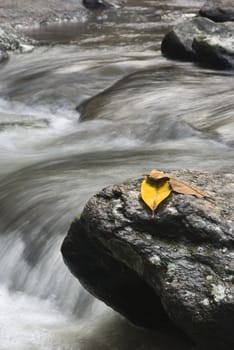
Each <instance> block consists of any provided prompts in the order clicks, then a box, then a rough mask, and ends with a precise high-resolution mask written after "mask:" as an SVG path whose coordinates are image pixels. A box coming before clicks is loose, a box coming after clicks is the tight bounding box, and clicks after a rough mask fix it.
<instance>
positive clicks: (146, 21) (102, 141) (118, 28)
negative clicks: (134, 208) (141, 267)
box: [0, 0, 234, 350]
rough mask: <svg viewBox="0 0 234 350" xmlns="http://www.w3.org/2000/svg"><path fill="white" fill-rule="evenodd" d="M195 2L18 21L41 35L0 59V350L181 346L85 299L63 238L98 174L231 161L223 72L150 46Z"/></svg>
mask: <svg viewBox="0 0 234 350" xmlns="http://www.w3.org/2000/svg"><path fill="white" fill-rule="evenodd" d="M165 3H166V5H165ZM201 3H202V1H189V0H187V1H185V0H184V1H180V0H176V1H145V0H144V1H141V3H140V5H139V1H138V2H137V1H136V3H135V4H134V1H133V3H132V4H131V6H130V5H129V6H127V5H126V6H125V7H123V8H121V9H120V10H118V11H110V12H106V13H104V14H98V15H97V14H92V13H91V14H90V13H88V11H87V12H84V11H83V12H82V14H81V15H80V17H79V21H78V22H67V23H62V24H61V23H57V24H52V23H51V24H44V25H43V24H42V25H41V26H35V27H28V28H24V32H25V33H26V34H27V35H30V36H31V37H33V38H35V39H37V40H39V41H40V42H41V45H40V46H38V47H36V48H35V50H34V51H32V52H31V53H25V54H12V55H11V58H10V60H9V61H8V62H7V63H5V64H2V65H0V70H1V80H0V165H1V166H0V179H1V181H0V244H1V256H0V305H1V314H0V339H1V346H0V349H1V350H55V349H56V350H171V349H173V350H176V349H180V350H183V349H186V350H190V346H189V345H188V344H187V343H186V341H185V340H184V339H180V338H179V336H178V335H177V334H175V333H173V332H172V334H163V333H162V332H160V333H159V332H156V331H155V332H150V331H147V330H143V329H139V328H136V327H134V326H133V325H131V324H130V323H128V322H127V321H126V320H124V319H123V318H122V317H121V316H119V315H118V314H116V313H115V312H114V311H112V310H111V309H109V308H108V307H107V306H106V305H104V304H103V303H101V302H100V301H98V300H96V299H95V298H94V297H92V296H91V295H90V294H89V293H88V292H86V291H85V290H84V289H83V287H82V286H81V285H80V284H79V282H78V281H77V280H76V279H75V278H74V277H73V276H72V275H71V273H70V272H69V271H68V269H67V267H66V266H65V265H64V263H63V260H62V256H61V253H60V247H61V244H62V241H63V239H64V237H65V235H66V232H67V231H68V229H69V226H70V224H71V222H72V220H73V219H74V218H75V217H77V216H79V215H80V213H81V211H82V208H83V206H84V204H85V203H86V201H87V200H88V198H90V196H92V195H93V194H94V193H96V192H97V191H98V190H100V189H102V188H103V187H105V186H107V185H110V184H113V183H117V182H122V181H124V180H126V179H129V178H132V177H137V176H139V175H140V174H144V173H145V172H148V171H149V170H151V169H153V168H159V169H178V168H189V169H197V170H204V171H209V172H217V171H221V172H222V171H223V172H233V170H234V162H233V159H234V141H233V140H234V116H233V113H234V79H233V74H234V73H233V71H214V70H211V69H207V68H204V67H199V66H196V65H194V64H192V63H186V62H176V61H171V60H167V59H166V58H164V57H163V56H162V55H161V52H160V43H161V40H162V38H163V35H164V34H165V33H166V31H167V30H168V28H169V27H170V26H172V25H173V24H175V23H178V22H180V21H182V20H184V19H186V18H190V17H191V16H193V15H195V14H196V13H197V11H198V8H199V4H201ZM85 101H86V102H85ZM78 106H79V107H78ZM77 107H78V111H77V110H76V108H77Z"/></svg>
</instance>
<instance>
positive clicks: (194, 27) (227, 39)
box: [161, 17, 234, 69]
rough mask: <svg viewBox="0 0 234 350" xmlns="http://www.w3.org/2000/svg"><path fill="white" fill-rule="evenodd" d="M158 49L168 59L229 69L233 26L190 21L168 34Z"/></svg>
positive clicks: (230, 23) (201, 18)
mask: <svg viewBox="0 0 234 350" xmlns="http://www.w3.org/2000/svg"><path fill="white" fill-rule="evenodd" d="M161 50H162V53H163V54H164V55H165V56H167V57H169V58H173V59H180V60H191V61H196V62H200V63H202V64H205V65H208V66H211V67H214V68H220V69H226V68H232V67H233V66H234V61H233V56H234V23H232V22H227V23H215V22H213V21H211V20H209V19H207V18H203V17H197V18H193V19H191V20H188V21H185V22H183V23H180V24H178V25H177V26H175V27H174V28H173V29H172V30H171V31H170V32H168V33H167V34H166V36H165V37H164V39H163V41H162V45H161Z"/></svg>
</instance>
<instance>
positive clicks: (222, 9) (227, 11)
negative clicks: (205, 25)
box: [199, 0, 234, 22]
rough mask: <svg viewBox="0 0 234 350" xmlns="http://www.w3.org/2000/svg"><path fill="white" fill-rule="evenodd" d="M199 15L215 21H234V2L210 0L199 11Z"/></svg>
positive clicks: (229, 0)
mask: <svg viewBox="0 0 234 350" xmlns="http://www.w3.org/2000/svg"><path fill="white" fill-rule="evenodd" d="M199 15H200V16H203V17H207V18H209V19H211V20H212V21H214V22H227V21H234V4H233V1H231V0H218V1H208V2H207V3H206V4H205V5H204V6H202V8H201V9H200V11H199Z"/></svg>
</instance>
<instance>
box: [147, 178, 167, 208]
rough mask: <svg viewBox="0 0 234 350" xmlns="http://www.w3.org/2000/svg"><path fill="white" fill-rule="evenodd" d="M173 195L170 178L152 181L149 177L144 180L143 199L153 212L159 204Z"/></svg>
mask: <svg viewBox="0 0 234 350" xmlns="http://www.w3.org/2000/svg"><path fill="white" fill-rule="evenodd" d="M170 193H171V187H170V184H169V182H168V178H161V179H158V180H155V179H154V180H152V179H150V177H149V176H146V178H145V179H144V180H143V182H142V184H141V198H142V199H143V201H144V202H145V203H146V204H147V205H148V207H149V208H150V209H151V210H152V211H153V214H154V211H155V209H156V208H157V207H158V206H159V204H160V203H161V202H162V201H163V200H164V199H166V198H167V197H168V196H169V195H170Z"/></svg>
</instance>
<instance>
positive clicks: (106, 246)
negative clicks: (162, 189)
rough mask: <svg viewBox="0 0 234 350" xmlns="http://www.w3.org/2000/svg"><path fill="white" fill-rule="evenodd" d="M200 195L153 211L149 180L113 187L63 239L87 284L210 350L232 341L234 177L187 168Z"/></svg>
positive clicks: (132, 315) (132, 316)
mask: <svg viewBox="0 0 234 350" xmlns="http://www.w3.org/2000/svg"><path fill="white" fill-rule="evenodd" d="M171 174H172V176H174V177H176V178H178V179H180V180H182V181H186V182H188V183H190V184H192V185H195V186H199V187H200V188H201V189H203V190H205V191H206V193H207V194H208V195H209V197H208V198H206V199H204V198H201V199H198V198H195V197H194V196H190V195H182V194H176V193H172V194H171V195H170V196H169V197H168V198H167V199H166V200H165V201H164V202H163V203H161V205H160V206H159V208H158V209H157V211H156V214H155V216H152V213H151V212H150V210H149V209H148V208H147V207H146V205H145V204H144V203H143V202H142V200H141V197H140V186H141V181H142V179H143V178H138V179H135V180H131V181H128V182H125V183H122V184H119V185H113V186H110V187H107V188H105V189H103V190H102V191H100V192H99V193H97V194H96V195H94V196H93V197H92V198H91V199H90V200H89V201H88V203H87V204H86V206H85V208H84V210H83V213H82V215H81V217H80V218H78V219H75V220H74V222H73V223H72V225H71V227H70V230H69V232H68V235H67V236H66V238H65V240H64V242H63V245H62V254H63V258H64V261H65V263H66V264H67V266H68V268H69V269H70V271H71V272H72V273H73V274H74V276H75V277H77V278H78V279H79V280H80V281H81V283H82V284H83V285H84V287H85V288H86V289H88V290H89V292H91V293H92V294H93V295H95V296H96V297H97V298H99V299H101V300H102V301H104V302H105V303H106V304H107V305H109V306H111V307H112V308H113V309H115V310H116V311H118V312H119V313H120V314H122V315H124V316H125V317H126V318H128V319H129V320H130V321H132V322H133V323H134V324H136V325H139V326H143V327H147V328H148V327H149V328H152V327H153V328H160V327H162V326H163V327H164V326H167V325H169V324H170V323H173V324H174V325H175V326H176V327H178V328H179V329H181V330H182V331H183V332H184V333H186V334H187V335H188V336H189V337H190V338H191V339H192V340H193V341H195V342H196V343H197V344H200V345H202V346H204V347H205V349H207V348H209V349H210V348H212V349H213V350H214V349H217V350H221V349H225V350H230V349H232V348H233V346H234V336H233V322H234V234H233V212H234V210H233V209H234V200H233V197H234V187H233V183H234V175H233V174H207V173H201V172H191V171H188V170H181V171H175V172H171Z"/></svg>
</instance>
